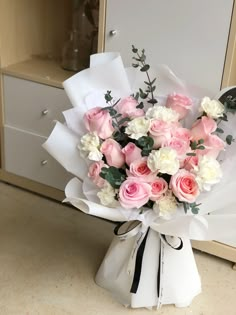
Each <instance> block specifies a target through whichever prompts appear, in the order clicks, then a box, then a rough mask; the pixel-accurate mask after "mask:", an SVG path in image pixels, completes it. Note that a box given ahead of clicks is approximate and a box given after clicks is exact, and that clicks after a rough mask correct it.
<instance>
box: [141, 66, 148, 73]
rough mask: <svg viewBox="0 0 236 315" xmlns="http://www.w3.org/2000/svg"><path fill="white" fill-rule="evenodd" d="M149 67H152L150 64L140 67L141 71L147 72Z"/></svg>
mask: <svg viewBox="0 0 236 315" xmlns="http://www.w3.org/2000/svg"><path fill="white" fill-rule="evenodd" d="M149 69H150V66H149V65H144V66H143V67H142V68H141V69H140V71H142V72H146V71H148V70H149Z"/></svg>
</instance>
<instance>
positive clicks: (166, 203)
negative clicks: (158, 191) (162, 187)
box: [153, 190, 177, 219]
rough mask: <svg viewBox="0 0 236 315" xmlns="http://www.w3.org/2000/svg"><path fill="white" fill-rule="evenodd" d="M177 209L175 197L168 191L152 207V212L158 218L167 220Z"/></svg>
mask: <svg viewBox="0 0 236 315" xmlns="http://www.w3.org/2000/svg"><path fill="white" fill-rule="evenodd" d="M176 209H177V202H176V199H175V196H174V195H173V194H172V192H171V191H170V190H169V191H167V192H166V194H164V195H163V196H162V197H161V198H160V199H159V200H157V201H156V202H155V203H154V205H153V210H154V212H155V213H157V214H158V215H159V216H161V217H164V218H166V219H168V218H169V217H170V215H171V214H173V213H174V212H175V211H176Z"/></svg>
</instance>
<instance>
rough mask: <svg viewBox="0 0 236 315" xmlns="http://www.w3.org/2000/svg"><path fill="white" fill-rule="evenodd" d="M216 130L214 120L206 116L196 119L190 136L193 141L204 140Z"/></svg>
mask: <svg viewBox="0 0 236 315" xmlns="http://www.w3.org/2000/svg"><path fill="white" fill-rule="evenodd" d="M216 128H217V124H216V122H215V121H214V119H212V118H209V117H207V116H203V117H202V118H201V119H198V120H197V121H196V122H195V123H194V124H193V126H192V128H191V130H190V131H191V135H192V138H193V139H194V140H199V139H204V140H205V138H206V137H207V136H209V134H211V133H212V132H214V131H215V130H216Z"/></svg>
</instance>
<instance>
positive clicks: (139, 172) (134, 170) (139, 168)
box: [126, 157, 157, 182]
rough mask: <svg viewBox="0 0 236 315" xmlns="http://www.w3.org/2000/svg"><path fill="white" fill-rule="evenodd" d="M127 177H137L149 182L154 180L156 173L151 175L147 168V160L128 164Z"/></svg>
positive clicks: (144, 158)
mask: <svg viewBox="0 0 236 315" xmlns="http://www.w3.org/2000/svg"><path fill="white" fill-rule="evenodd" d="M126 172H127V175H128V176H131V177H139V178H140V179H142V180H143V181H146V182H149V181H153V180H154V179H155V178H156V175H157V172H155V173H153V172H152V171H151V170H150V168H149V167H148V166H147V158H146V157H143V158H141V159H140V160H135V161H134V162H132V163H131V164H130V167H129V170H127V171H126Z"/></svg>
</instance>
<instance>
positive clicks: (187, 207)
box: [183, 202, 201, 214]
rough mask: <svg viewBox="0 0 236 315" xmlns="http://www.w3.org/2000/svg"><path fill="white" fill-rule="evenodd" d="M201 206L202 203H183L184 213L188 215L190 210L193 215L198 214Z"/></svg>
mask: <svg viewBox="0 0 236 315" xmlns="http://www.w3.org/2000/svg"><path fill="white" fill-rule="evenodd" d="M200 205H201V204H200V203H198V204H197V203H196V202H193V203H187V202H183V206H184V212H185V213H187V212H188V210H191V212H192V214H198V212H199V210H200V209H199V208H198V207H199V206H200Z"/></svg>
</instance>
